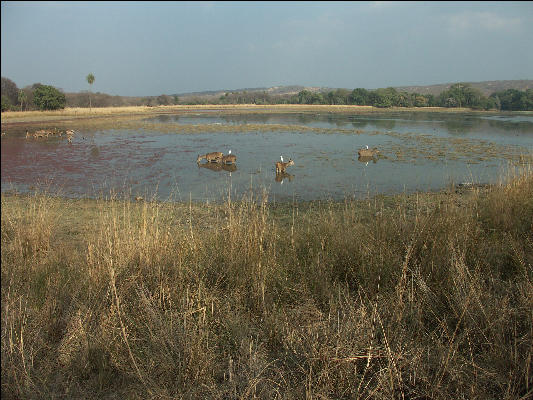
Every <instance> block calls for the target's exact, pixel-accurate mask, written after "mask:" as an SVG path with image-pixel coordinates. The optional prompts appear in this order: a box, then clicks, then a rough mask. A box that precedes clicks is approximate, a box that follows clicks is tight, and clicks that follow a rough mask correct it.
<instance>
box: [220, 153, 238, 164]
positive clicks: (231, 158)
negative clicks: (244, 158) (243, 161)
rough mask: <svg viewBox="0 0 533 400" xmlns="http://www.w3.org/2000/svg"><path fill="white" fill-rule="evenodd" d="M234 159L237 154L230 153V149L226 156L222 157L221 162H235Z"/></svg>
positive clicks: (235, 159)
mask: <svg viewBox="0 0 533 400" xmlns="http://www.w3.org/2000/svg"><path fill="white" fill-rule="evenodd" d="M236 161H237V156H236V155H235V154H231V150H230V151H229V153H228V155H227V156H224V157H222V164H235V162H236Z"/></svg>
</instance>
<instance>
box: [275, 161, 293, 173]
mask: <svg viewBox="0 0 533 400" xmlns="http://www.w3.org/2000/svg"><path fill="white" fill-rule="evenodd" d="M291 165H294V161H293V160H292V159H291V158H289V161H287V162H279V161H278V162H277V163H276V174H279V173H280V172H285V170H286V169H287V167H289V166H291Z"/></svg>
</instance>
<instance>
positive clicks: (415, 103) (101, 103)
mask: <svg viewBox="0 0 533 400" xmlns="http://www.w3.org/2000/svg"><path fill="white" fill-rule="evenodd" d="M87 82H88V83H89V84H92V82H94V76H93V75H92V74H89V75H88V76H87ZM177 104H185V105H193V104H266V105H268V104H323V105H360V106H373V107H379V108H389V107H446V108H471V109H474V110H502V111H526V110H529V111H533V89H526V90H517V89H507V90H504V91H500V92H494V93H492V94H491V95H490V96H485V95H484V94H483V93H482V92H481V91H480V90H478V89H475V88H473V87H471V86H470V85H468V84H466V83H456V84H454V85H452V86H451V87H450V88H449V89H447V90H444V91H443V92H441V93H440V94H439V95H437V96H435V95H431V94H420V93H408V92H405V91H398V90H396V89H395V88H380V89H375V90H367V89H363V88H356V89H353V90H348V89H336V90H330V91H327V92H320V91H316V92H315V91H309V90H301V91H300V92H298V93H297V94H292V95H287V94H277V95H272V94H269V93H267V92H266V91H262V92H261V91H253V92H249V91H240V92H228V93H225V94H224V95H222V96H219V97H216V96H211V97H210V98H206V97H200V96H197V97H191V98H184V99H180V98H179V97H178V96H177V95H166V94H162V95H160V96H149V97H124V96H110V95H108V94H104V93H99V92H96V93H93V94H91V93H90V92H81V93H68V94H65V93H63V91H61V90H60V89H57V88H55V87H53V86H50V85H43V84H41V83H35V84H33V85H31V86H27V87H25V88H23V89H19V88H18V87H17V85H16V84H15V83H14V82H13V81H11V80H10V79H8V78H5V77H2V111H6V110H19V111H23V110H54V109H61V108H64V107H66V106H68V107H120V106H140V105H145V106H158V105H177Z"/></svg>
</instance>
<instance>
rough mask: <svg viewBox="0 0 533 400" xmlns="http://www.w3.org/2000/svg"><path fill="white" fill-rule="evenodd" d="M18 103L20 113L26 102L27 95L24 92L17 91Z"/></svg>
mask: <svg viewBox="0 0 533 400" xmlns="http://www.w3.org/2000/svg"><path fill="white" fill-rule="evenodd" d="M18 100H19V103H20V111H22V105H23V104H24V102H26V101H28V95H27V94H26V92H25V91H24V90H19V98H18Z"/></svg>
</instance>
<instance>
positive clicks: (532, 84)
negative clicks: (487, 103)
mask: <svg viewBox="0 0 533 400" xmlns="http://www.w3.org/2000/svg"><path fill="white" fill-rule="evenodd" d="M455 83H457V82H454V83H442V84H439V85H429V86H399V87H396V88H395V89H396V90H398V91H405V92H408V93H413V92H416V93H420V94H432V95H435V96H436V95H438V94H440V93H441V92H443V91H445V90H446V89H449V88H450V86H452V85H454V84H455ZM463 83H467V84H469V85H470V86H472V87H473V88H474V89H478V90H480V91H481V93H483V94H484V95H485V96H490V95H491V94H492V93H494V92H502V91H504V90H507V89H517V90H526V89H533V80H514V81H484V82H463Z"/></svg>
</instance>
